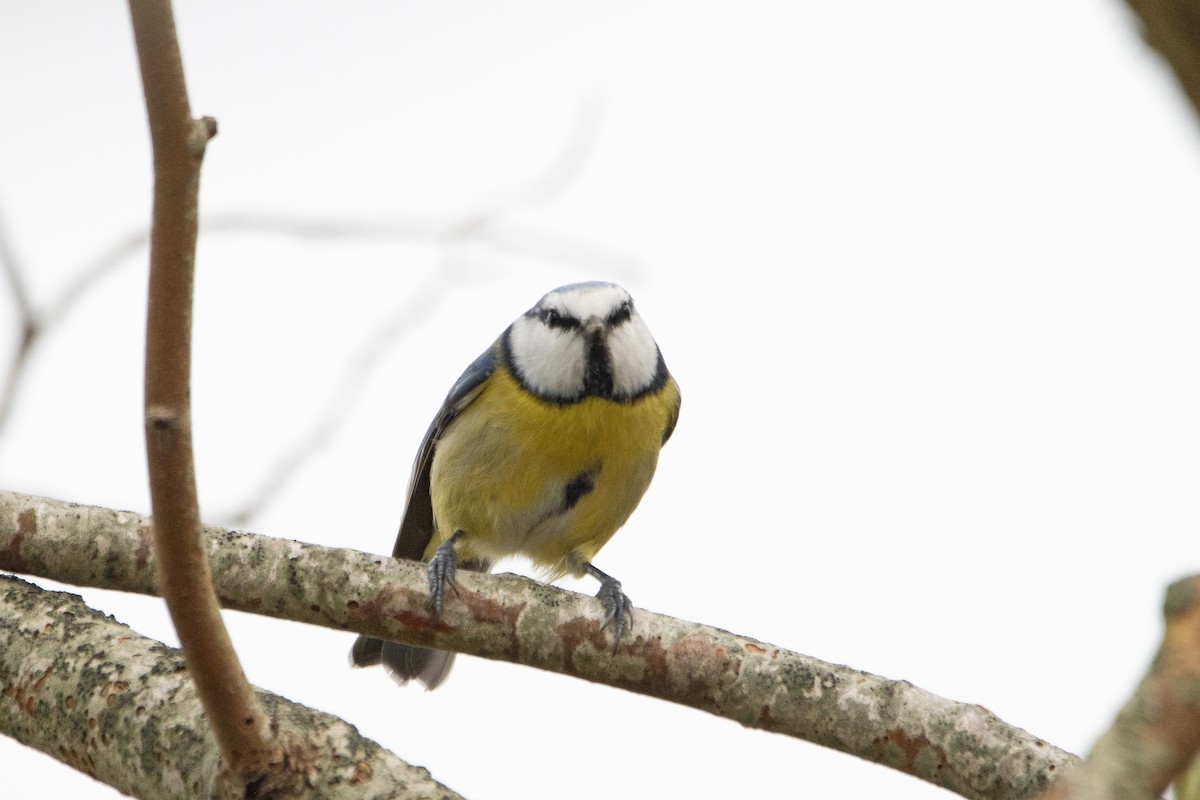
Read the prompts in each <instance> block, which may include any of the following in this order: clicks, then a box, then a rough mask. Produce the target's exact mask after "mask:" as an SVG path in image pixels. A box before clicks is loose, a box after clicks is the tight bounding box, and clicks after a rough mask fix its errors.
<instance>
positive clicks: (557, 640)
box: [0, 492, 1074, 800]
mask: <svg viewBox="0 0 1200 800" xmlns="http://www.w3.org/2000/svg"><path fill="white" fill-rule="evenodd" d="M147 526H148V521H147V520H146V518H144V517H141V516H139V515H137V514H132V513H128V512H119V511H112V510H109V509H103V508H95V507H90V506H81V505H75V504H71V503H63V502H60V501H54V500H47V499H44V498H37V497H29V496H26V495H20V494H16V493H11V492H0V569H9V570H13V571H16V572H24V573H28V574H33V575H40V576H43V577H46V578H52V579H54V580H59V581H64V582H67V583H74V584H77V585H81V586H98V587H103V588H108V589H118V590H122V591H130V592H139V593H143V594H152V593H153V592H154V587H155V563H154V555H153V553H151V551H150V548H149V545H148V537H149V533H148V527H147ZM207 534H208V552H209V555H210V558H211V559H212V563H213V566H214V574H215V576H216V583H217V589H218V592H219V593H220V595H221V598H222V602H223V603H225V605H226V607H228V608H235V609H238V610H241V611H247V612H251V613H256V614H266V615H269V616H276V617H280V618H284V619H292V620H297V621H301V622H308V623H312V624H315V625H323V626H325V627H329V628H334V629H338V630H348V631H357V632H359V633H366V634H368V635H370V636H375V637H379V638H386V639H394V640H396V641H402V642H409V643H413V644H420V645H426V646H431V647H437V648H439V649H444V650H455V651H458V652H464V653H470V654H472V655H478V656H483V657H485V658H493V659H498V660H502V661H510V662H514V663H520V664H526V665H529V666H533V667H537V668H539V669H544V670H549V671H552V672H559V673H562V674H565V675H573V676H575V677H578V678H582V679H584V680H588V681H592V682H594V683H602V684H607V685H610V686H616V687H620V688H622V689H627V690H629V691H631V692H635V693H638V694H644V695H648V696H651V697H658V698H661V699H664V700H669V701H671V702H674V703H679V704H682V705H686V706H691V707H693V708H697V709H700V710H702V711H707V712H709V713H711V714H715V715H718V716H721V717H725V718H728V719H732V720H735V721H737V722H740V723H741V724H743V725H745V726H747V727H751V728H760V729H763V730H768V731H774V732H776V733H782V734H786V735H788V736H794V737H797V738H800V739H804V740H806V741H810V742H814V743H816V744H820V745H823V746H825V747H830V748H833V749H835V750H840V751H842V752H845V753H850V754H852V755H856V756H859V757H860V758H865V759H867V760H870V761H875V762H878V763H881V764H884V765H887V766H890V767H892V768H894V769H898V770H901V771H903V772H907V773H909V774H911V775H915V776H917V777H919V778H921V779H923V780H925V781H928V782H930V783H933V784H936V785H938V786H941V787H944V788H946V789H949V790H951V791H954V792H957V793H959V794H960V795H963V796H964V797H969V798H980V800H983V799H984V798H987V800H1009V799H1010V798H1013V799H1015V798H1025V797H1030V796H1032V795H1034V794H1036V793H1037V792H1039V791H1041V790H1042V789H1044V788H1045V787H1046V786H1047V785H1048V784H1049V783H1050V782H1051V780H1053V778H1054V777H1055V776H1056V775H1058V774H1059V773H1060V772H1061V771H1062V770H1063V768H1064V767H1065V766H1067V765H1068V764H1070V763H1072V762H1073V760H1074V759H1073V757H1072V756H1071V755H1070V754H1068V753H1065V752H1063V751H1062V750H1059V749H1057V748H1055V747H1052V746H1051V745H1049V744H1047V743H1046V742H1044V741H1042V740H1040V739H1038V738H1037V737H1035V736H1032V735H1030V734H1029V733H1027V732H1025V731H1023V730H1021V729H1019V728H1015V727H1013V726H1010V725H1007V724H1005V723H1004V722H1003V721H1001V720H999V719H998V718H996V716H995V715H994V714H992V713H991V712H989V711H987V710H986V709H984V708H981V707H980V706H977V705H973V704H967V703H956V702H953V701H950V700H946V699H943V698H940V697H937V696H936V695H933V694H931V693H929V692H926V691H924V690H922V689H919V688H917V687H915V686H913V685H912V684H910V683H908V682H906V681H891V680H887V679H885V678H882V677H879V676H877V675H871V674H869V673H866V672H859V671H858V670H854V669H851V668H849V667H844V666H840V665H837V664H830V663H826V662H823V661H820V660H818V659H815V658H810V657H808V656H804V655H800V654H798V653H793V652H789V651H787V650H784V649H782V648H779V647H775V646H774V645H770V644H767V643H764V642H759V641H755V640H753V639H748V638H746V637H742V636H736V635H734V634H731V633H728V632H727V631H722V630H719V629H717V628H711V627H708V626H705V625H699V624H696V623H691V622H686V621H683V620H678V619H674V618H671V617H667V616H664V615H661V614H654V613H651V612H649V611H644V610H640V609H639V610H638V611H637V612H636V614H635V615H634V626H633V629H632V631H631V633H630V635H629V636H628V640H627V643H623V644H622V645H621V647H620V649H619V650H618V651H617V652H616V653H614V652H613V651H612V646H611V641H610V639H609V638H608V636H607V635H606V634H605V632H604V631H603V630H602V627H601V625H602V612H601V610H600V608H599V607H598V605H597V603H596V601H595V598H593V597H590V596H587V595H581V594H576V593H573V592H566V591H562V590H560V589H556V588H554V587H551V586H546V585H544V584H540V583H536V582H534V581H530V580H528V579H525V578H520V577H517V576H514V575H481V574H477V573H460V574H459V577H458V588H459V594H458V595H457V596H456V598H455V600H454V602H453V603H450V604H449V605H448V606H447V607H446V609H445V612H444V615H443V617H442V618H441V619H433V618H431V617H430V616H429V612H428V610H427V600H428V581H427V578H426V575H425V569H424V565H423V564H419V563H416V562H411V561H397V560H392V559H387V558H383V557H382V556H373V555H370V554H367V553H360V552H356V551H353V550H341V549H333V548H324V547H319V546H316V545H310V544H302V543H300V542H293V541H290V540H286V539H271V538H267V537H264V536H256V535H253V534H248V533H240V532H236V531H231V530H226V529H222V528H212V527H210V528H207ZM333 575H336V576H337V580H330V576H333Z"/></svg>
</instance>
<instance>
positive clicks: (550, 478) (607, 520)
mask: <svg viewBox="0 0 1200 800" xmlns="http://www.w3.org/2000/svg"><path fill="white" fill-rule="evenodd" d="M679 407H680V393H679V386H678V384H677V383H676V382H675V379H674V378H673V377H672V375H671V373H670V372H669V371H668V370H667V365H666V362H665V361H664V359H663V356H662V353H661V351H660V350H659V348H658V345H657V344H656V343H655V341H654V338H653V337H652V336H651V335H650V329H649V328H648V327H647V325H646V323H645V321H644V320H643V319H642V317H641V315H640V314H639V313H638V311H637V309H636V308H635V307H634V304H633V298H632V297H630V295H629V292H628V291H626V290H625V289H623V288H622V287H620V286H618V285H616V284H613V283H607V282H603V281H589V282H586V283H575V284H570V285H568V286H562V287H559V288H557V289H554V290H553V291H551V292H548V293H547V294H546V295H544V296H543V297H542V298H541V299H540V300H538V302H537V303H536V304H535V305H534V306H533V307H532V308H530V309H529V310H528V311H526V312H525V313H524V314H522V315H521V316H520V317H518V318H517V319H516V320H515V321H514V322H513V323H512V324H511V325H509V326H508V328H506V329H505V331H504V332H503V333H502V334H500V336H499V338H497V339H496V341H495V342H494V343H493V344H492V345H491V346H490V347H489V348H488V349H487V350H485V351H484V353H483V354H482V355H480V356H479V358H477V359H475V361H474V362H473V363H472V364H471V365H470V366H469V367H467V369H466V371H464V372H463V374H462V376H461V377H459V379H458V380H457V381H456V382H455V384H454V385H453V387H452V388H451V389H450V393H449V394H448V395H447V396H446V400H445V402H444V403H443V404H442V407H441V410H440V411H438V413H437V416H435V417H434V419H433V422H432V424H430V426H429V430H428V431H427V432H426V434H425V438H424V440H423V441H422V443H421V446H420V449H419V450H418V452H417V457H416V460H415V461H414V464H413V471H412V477H411V479H410V482H409V486H408V497H407V505H406V507H405V511H404V516H403V520H402V522H401V524H400V532H399V534H398V535H397V537H396V544H395V547H394V548H393V550H392V556H393V558H404V559H410V560H414V561H424V562H428V563H427V573H428V578H429V591H430V606H431V607H432V609H433V612H434V614H435V615H436V616H440V615H441V612H442V607H443V604H444V602H445V599H446V587H447V586H449V587H451V588H452V589H453V588H454V579H455V574H456V570H457V569H458V568H460V567H461V568H462V569H465V570H472V571H478V572H488V571H490V570H491V568H492V565H493V564H494V563H495V562H496V561H498V560H500V559H503V558H506V557H510V556H525V557H526V558H528V559H529V560H530V561H531V562H532V563H533V565H534V566H535V567H538V568H539V569H540V570H541V571H542V572H543V574H544V575H545V577H546V579H547V580H555V579H557V578H561V577H563V576H564V575H568V574H570V575H573V576H576V577H582V576H584V575H590V576H591V577H593V578H595V579H596V580H598V581H599V582H600V591H599V592H598V593H597V595H596V597H597V598H599V600H600V601H601V605H602V607H603V610H604V614H605V619H604V628H606V629H607V628H608V627H609V626H611V627H612V635H613V647H614V649H615V648H616V647H618V646H619V644H620V641H621V637H622V636H623V635H624V634H625V633H626V632H627V631H628V629H629V627H630V625H631V624H632V608H633V606H632V604H631V603H630V600H629V597H628V596H627V595H626V594H625V592H624V591H623V589H622V587H621V582H620V581H618V580H617V579H615V578H613V577H612V576H610V575H608V574H607V573H604V572H601V571H600V570H599V569H598V568H597V567H596V566H595V565H593V564H592V559H593V558H594V557H595V556H596V553H597V552H598V551H599V550H600V548H601V547H603V546H604V544H605V543H606V542H608V540H609V539H610V538H611V537H612V535H613V534H614V533H616V531H617V530H618V529H619V528H621V527H622V526H623V525H624V524H625V522H626V521H627V520H628V519H629V517H630V515H631V514H632V513H633V511H634V509H635V508H636V507H637V505H638V503H639V502H640V501H641V499H642V495H643V494H644V493H645V492H646V489H647V488H648V487H649V485H650V481H651V478H653V476H654V472H655V468H656V466H657V464H658V456H659V450H660V449H661V448H662V446H663V445H665V444H666V443H667V440H668V439H670V438H671V434H672V432H673V431H674V430H675V423H676V421H677V420H678V419H679ZM350 660H351V664H352V665H353V666H356V667H366V666H373V665H376V664H380V663H382V664H383V666H384V668H385V669H386V670H387V671H388V673H389V674H390V675H391V677H392V678H393V679H395V680H396V681H397V682H398V683H401V684H406V683H408V682H409V681H410V680H413V679H416V680H417V681H419V682H420V683H421V684H423V685H424V686H425V687H426V689H430V690H431V689H435V688H437V686H439V685H440V684H441V683H442V682H443V681H444V680H445V679H446V676H447V674H448V673H449V671H450V667H451V666H452V664H453V662H454V654H453V653H448V652H444V651H440V650H433V649H429V648H424V647H417V646H414V645H405V644H397V643H394V642H385V641H382V640H380V639H373V638H370V637H368V636H365V635H363V636H360V637H358V639H357V640H356V641H355V643H354V646H353V648H352V649H351V654H350Z"/></svg>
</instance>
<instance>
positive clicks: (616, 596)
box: [596, 577, 633, 651]
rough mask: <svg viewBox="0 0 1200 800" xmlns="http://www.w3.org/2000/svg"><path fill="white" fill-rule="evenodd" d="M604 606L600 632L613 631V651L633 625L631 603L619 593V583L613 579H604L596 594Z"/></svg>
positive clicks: (621, 592)
mask: <svg viewBox="0 0 1200 800" xmlns="http://www.w3.org/2000/svg"><path fill="white" fill-rule="evenodd" d="M596 597H598V598H599V599H600V603H601V605H603V606H604V624H603V625H601V626H600V630H605V629H607V628H608V627H609V626H610V625H611V626H612V629H613V650H614V651H615V650H616V649H617V647H619V646H620V644H621V637H622V636H624V635H625V632H626V631H628V630H629V629H630V627H632V625H633V603H632V602H631V601H630V600H629V596H628V595H627V594H625V592H623V591H621V582H620V581H619V580H616V579H615V578H611V577H606V578H604V579H602V580H601V582H600V591H599V592H597V593H596Z"/></svg>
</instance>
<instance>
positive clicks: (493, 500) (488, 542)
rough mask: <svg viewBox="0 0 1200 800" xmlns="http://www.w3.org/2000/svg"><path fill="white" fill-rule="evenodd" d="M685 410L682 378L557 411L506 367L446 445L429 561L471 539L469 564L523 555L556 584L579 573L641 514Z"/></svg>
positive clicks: (465, 547)
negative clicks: (458, 536) (453, 543)
mask: <svg viewBox="0 0 1200 800" xmlns="http://www.w3.org/2000/svg"><path fill="white" fill-rule="evenodd" d="M678 403H679V389H678V387H677V386H676V384H675V381H674V380H671V379H668V380H667V382H666V384H665V385H664V386H663V387H662V388H661V389H660V390H658V391H657V392H655V393H653V394H650V395H647V396H645V397H642V398H639V399H637V400H635V401H632V402H625V403H620V402H614V401H611V400H605V399H601V398H595V397H592V398H587V399H585V400H583V401H581V402H578V403H573V404H570V405H560V404H555V403H547V402H545V401H542V400H539V399H538V398H536V397H534V396H533V395H531V394H529V393H528V392H526V391H525V390H524V389H523V388H522V387H521V386H520V385H519V384H518V383H517V382H516V381H515V380H514V379H513V377H512V375H510V374H509V373H508V371H507V370H505V369H503V368H498V369H497V370H496V372H495V373H494V374H493V375H492V376H491V377H490V378H488V380H487V381H486V382H485V384H484V386H483V389H482V390H481V392H480V394H479V396H478V397H476V398H475V399H474V400H473V401H472V402H471V403H470V405H468V406H467V407H466V408H465V409H464V410H463V411H462V412H461V413H460V414H459V416H458V417H456V418H455V419H454V420H453V421H452V422H451V423H450V425H449V426H448V427H447V428H446V431H445V432H444V433H443V435H442V437H441V438H440V439H439V441H438V442H437V445H436V449H435V451H434V455H433V464H432V467H431V472H430V479H431V486H430V488H431V492H430V493H431V499H432V501H433V512H434V519H435V521H436V525H437V531H436V532H435V534H434V536H433V538H432V540H431V541H430V543H429V547H428V549H427V550H426V552H425V557H426V558H427V559H428V558H430V557H431V556H432V555H433V551H434V550H435V549H436V548H437V546H438V545H439V544H440V543H441V542H443V541H445V539H447V538H448V537H449V536H450V535H451V534H453V533H454V532H455V531H456V530H462V531H463V532H464V533H465V536H464V537H463V539H462V541H461V543H460V544H459V545H457V547H458V548H459V551H460V556H461V557H463V558H465V559H466V560H472V559H486V560H489V561H492V560H496V559H499V558H503V557H505V556H510V555H517V554H520V555H525V556H527V557H529V558H530V559H531V560H532V561H533V562H534V563H535V564H537V565H539V566H541V567H543V568H545V569H546V570H547V571H548V572H549V573H551V574H552V575H555V576H558V575H562V574H564V573H566V572H567V571H575V570H577V569H578V568H579V565H580V564H581V562H583V561H591V559H592V557H593V556H594V555H595V554H596V552H597V551H598V550H599V549H600V548H601V547H602V546H603V545H604V543H605V542H607V541H608V540H609V538H610V537H611V536H612V535H613V533H615V532H616V530H617V529H618V528H620V527H621V526H622V525H623V524H625V521H626V520H627V519H628V518H629V515H630V514H631V513H633V510H634V508H636V507H637V504H638V501H639V500H641V498H642V494H643V493H645V491H646V487H647V486H649V485H650V479H651V478H652V477H653V475H654V468H655V465H656V464H657V463H658V451H659V449H660V448H661V447H662V437H663V432H664V431H665V430H666V429H667V427H668V423H669V421H670V420H671V418H672V417H673V415H674V414H675V413H676V410H677V408H678Z"/></svg>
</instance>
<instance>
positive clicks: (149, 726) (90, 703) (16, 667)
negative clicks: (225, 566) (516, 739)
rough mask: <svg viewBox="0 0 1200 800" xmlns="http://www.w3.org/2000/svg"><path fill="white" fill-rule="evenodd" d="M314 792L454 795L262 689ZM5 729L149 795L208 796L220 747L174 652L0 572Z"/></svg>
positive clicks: (301, 792) (301, 782) (69, 599)
mask: <svg viewBox="0 0 1200 800" xmlns="http://www.w3.org/2000/svg"><path fill="white" fill-rule="evenodd" d="M258 699H259V701H260V702H261V703H262V704H263V706H264V707H265V708H266V709H267V711H268V713H269V714H270V716H271V718H272V719H273V720H275V721H277V722H279V723H281V730H282V731H284V732H283V733H281V736H283V737H287V736H289V733H288V732H289V731H304V735H303V736H302V737H298V736H296V734H290V735H291V736H293V737H296V738H294V739H293V740H292V741H290V742H288V744H289V747H288V748H287V749H288V753H289V757H290V758H292V759H293V762H292V763H290V764H289V765H288V766H289V767H290V768H291V769H290V770H289V773H290V774H291V775H294V776H296V783H295V784H294V785H293V786H291V787H289V793H288V794H287V796H289V797H305V798H310V799H311V800H318V798H319V799H320V800H334V798H337V799H338V800H351V799H353V800H360V798H379V799H380V800H382V798H414V799H415V798H455V797H458V795H456V794H454V793H453V792H451V791H450V790H449V789H447V788H446V787H444V786H441V785H440V784H438V783H437V782H436V781H434V780H433V779H432V778H431V777H430V775H429V773H428V771H426V770H425V769H423V768H421V767H413V766H410V765H408V764H406V763H404V762H403V761H401V760H400V759H398V758H396V756H394V755H392V754H391V753H389V752H388V751H386V750H384V749H383V748H381V747H380V746H379V745H378V744H376V743H375V742H372V741H370V740H369V739H364V738H363V737H362V736H360V735H359V733H358V731H357V730H355V729H354V727H353V726H351V725H347V724H346V723H345V722H342V721H341V720H339V719H337V718H336V717H332V716H330V715H328V714H322V713H320V712H317V711H314V710H312V709H310V708H306V707H304V706H301V705H298V704H296V703H292V702H290V701H288V700H285V699H283V698H281V697H277V696H275V695H272V694H269V693H267V692H263V691H259V692H258ZM0 730H2V731H3V732H5V733H7V734H8V735H10V736H13V737H14V738H16V739H17V740H18V741H20V742H23V743H24V744H27V745H29V746H30V747H34V748H37V749H38V750H41V751H43V752H45V753H48V754H49V755H51V756H53V757H54V758H57V759H59V760H60V761H62V762H64V763H66V764H69V765H70V766H72V767H74V768H75V769H78V770H80V771H81V772H84V773H86V774H88V775H91V776H92V777H93V778H96V779H97V780H100V781H103V782H104V783H106V784H108V785H109V786H112V787H114V788H116V789H117V790H119V791H121V792H124V793H126V794H130V795H133V796H134V797H140V798H147V800H160V799H161V800H177V799H178V798H203V800H209V798H211V797H212V794H211V792H212V787H213V783H214V781H216V780H217V778H218V775H219V762H220V757H221V753H220V750H219V749H218V747H217V744H216V740H215V739H214V738H213V734H212V731H211V730H210V729H209V725H208V721H207V720H206V719H205V715H204V711H203V709H202V708H201V706H200V703H199V701H198V700H197V698H196V691H195V688H194V686H193V684H192V681H191V679H190V678H189V677H188V674H187V668H186V667H185V666H184V663H183V659H182V658H181V657H180V655H179V652H178V651H177V650H175V649H174V648H171V647H168V646H166V645H165V644H162V643H161V642H157V641H154V640H153V639H147V638H146V637H144V636H141V635H139V634H137V633H135V632H134V631H132V630H130V629H129V628H128V627H126V626H125V625H122V624H121V623H119V622H116V621H114V620H113V619H112V618H111V617H107V616H105V615H103V614H101V613H100V612H98V611H94V610H92V609H90V608H88V607H87V606H86V605H84V603H83V601H82V600H80V599H79V597H77V596H76V595H71V594H65V593H62V592H49V591H46V590H44V589H41V588H39V587H37V586H34V585H33V584H30V583H26V582H25V581H23V580H20V579H19V578H14V577H11V576H2V575H0Z"/></svg>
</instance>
